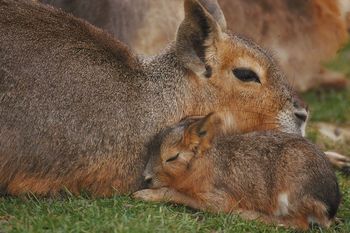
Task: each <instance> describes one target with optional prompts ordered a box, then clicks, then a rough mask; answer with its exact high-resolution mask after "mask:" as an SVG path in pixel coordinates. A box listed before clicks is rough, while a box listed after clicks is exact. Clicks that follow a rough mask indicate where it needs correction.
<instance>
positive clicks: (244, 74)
mask: <svg viewBox="0 0 350 233" xmlns="http://www.w3.org/2000/svg"><path fill="white" fill-rule="evenodd" d="M232 73H233V74H234V75H235V76H236V78H238V79H239V80H241V81H243V82H257V83H260V79H259V77H258V75H257V74H256V73H255V72H254V71H252V70H250V69H246V68H236V69H233V70H232Z"/></svg>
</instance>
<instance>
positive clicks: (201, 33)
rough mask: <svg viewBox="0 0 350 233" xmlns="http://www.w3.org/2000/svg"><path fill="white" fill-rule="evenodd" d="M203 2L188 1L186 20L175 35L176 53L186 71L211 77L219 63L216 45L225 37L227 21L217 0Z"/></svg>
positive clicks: (202, 0)
mask: <svg viewBox="0 0 350 233" xmlns="http://www.w3.org/2000/svg"><path fill="white" fill-rule="evenodd" d="M201 3H203V5H202V4H201ZM201 3H200V2H199V1H197V0H185V4H184V6H185V19H184V20H183V21H182V23H181V25H180V26H179V29H178V32H177V35H176V54H177V57H178V58H179V59H180V61H181V62H182V63H183V64H184V65H185V67H186V68H188V69H190V70H192V71H193V72H194V73H195V74H197V75H198V76H200V77H207V78H209V77H210V76H211V70H212V67H211V66H213V65H215V61H216V43H218V42H219V41H220V40H221V38H222V30H224V29H226V21H225V18H224V16H223V14H222V11H221V9H220V6H219V5H218V3H217V1H216V0H201Z"/></svg>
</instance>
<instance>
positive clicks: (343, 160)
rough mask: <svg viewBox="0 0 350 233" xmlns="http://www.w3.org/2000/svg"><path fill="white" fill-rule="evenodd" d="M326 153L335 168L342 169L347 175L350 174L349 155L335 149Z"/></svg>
mask: <svg viewBox="0 0 350 233" xmlns="http://www.w3.org/2000/svg"><path fill="white" fill-rule="evenodd" d="M324 153H325V154H326V156H327V158H328V160H329V161H330V162H331V164H332V165H333V166H334V167H335V168H337V169H340V170H341V171H342V172H343V173H344V174H346V175H350V158H349V157H347V156H345V155H341V154H339V153H337V152H333V151H326V152H324Z"/></svg>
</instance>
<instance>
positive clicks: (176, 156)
mask: <svg viewBox="0 0 350 233" xmlns="http://www.w3.org/2000/svg"><path fill="white" fill-rule="evenodd" d="M179 155H180V153H177V154H176V155H175V156H173V157H171V158H169V159H167V160H166V161H165V162H171V161H174V160H176V159H177V158H178V157H179Z"/></svg>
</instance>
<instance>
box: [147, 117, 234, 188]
mask: <svg viewBox="0 0 350 233" xmlns="http://www.w3.org/2000/svg"><path fill="white" fill-rule="evenodd" d="M232 121H233V119H232V118H231V114H229V113H225V112H221V113H211V114H209V115H207V116H206V117H188V118H185V119H183V120H182V121H181V122H179V123H177V124H175V125H173V126H171V127H169V128H167V129H165V130H163V131H162V132H161V133H159V134H158V135H157V136H156V138H155V139H154V140H153V141H152V143H151V144H150V146H149V152H150V154H151V156H150V160H149V162H148V164H147V167H146V170H145V172H144V177H145V181H146V182H147V183H148V184H149V185H150V187H152V188H158V187H162V186H167V185H168V183H170V182H174V181H175V180H178V179H181V177H182V176H187V175H189V173H190V172H193V171H192V169H191V168H192V167H191V164H192V163H193V161H195V160H196V159H198V158H202V157H203V155H204V154H205V153H206V152H207V151H208V150H209V149H210V148H211V147H212V144H213V140H214V139H215V137H216V136H218V135H220V134H223V133H224V132H226V131H231V130H232V127H234V126H233V125H232Z"/></svg>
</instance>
